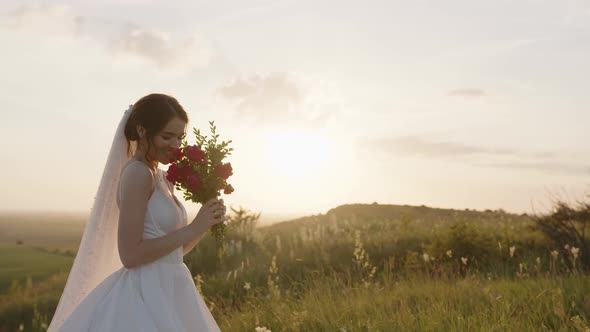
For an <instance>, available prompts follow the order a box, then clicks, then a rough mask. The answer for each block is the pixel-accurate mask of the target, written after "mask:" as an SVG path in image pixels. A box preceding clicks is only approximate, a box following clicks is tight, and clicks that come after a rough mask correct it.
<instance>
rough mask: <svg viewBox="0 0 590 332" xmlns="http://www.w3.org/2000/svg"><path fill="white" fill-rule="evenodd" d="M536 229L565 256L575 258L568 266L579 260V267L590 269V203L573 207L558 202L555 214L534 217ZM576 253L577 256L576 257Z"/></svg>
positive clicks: (555, 206)
mask: <svg viewBox="0 0 590 332" xmlns="http://www.w3.org/2000/svg"><path fill="white" fill-rule="evenodd" d="M533 220H534V221H535V227H536V228H537V229H539V230H540V231H541V232H542V233H543V234H544V235H545V236H546V237H547V238H548V239H550V240H551V241H552V242H553V243H554V244H555V245H556V246H557V247H558V248H560V250H561V251H562V252H564V254H565V256H566V257H568V256H572V255H573V256H574V259H573V260H570V261H569V262H568V264H569V265H570V267H571V266H573V265H574V261H575V259H579V262H580V264H579V266H580V267H581V268H583V269H586V270H587V269H589V268H590V239H589V235H588V234H587V233H588V231H587V228H589V227H590V203H578V206H577V207H571V206H570V205H568V204H567V203H565V202H563V201H557V202H556V203H555V205H554V210H553V212H551V213H549V214H546V215H537V216H534V217H533ZM574 253H575V255H574Z"/></svg>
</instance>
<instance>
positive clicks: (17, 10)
mask: <svg viewBox="0 0 590 332" xmlns="http://www.w3.org/2000/svg"><path fill="white" fill-rule="evenodd" d="M0 44H1V45H2V52H1V53H0V60H1V61H0V73H2V74H1V75H0V84H1V85H0V86H1V87H2V93H1V94H0V105H1V106H2V107H1V112H2V119H3V121H1V122H0V133H1V135H2V137H1V140H0V142H1V144H2V152H3V153H2V154H0V158H1V159H0V161H1V164H2V172H1V174H2V175H0V180H1V181H2V186H1V187H0V211H22V212H39V211H53V212H60V211H64V212H80V213H88V212H89V211H90V209H91V207H92V203H93V197H94V195H95V194H96V190H97V187H98V183H99V180H100V176H101V174H102V170H103V167H104V164H105V161H106V157H107V153H108V149H109V148H110V145H111V142H112V138H113V134H114V131H115V128H116V125H117V123H118V122H119V120H120V118H121V116H122V114H123V111H124V110H125V109H126V108H127V106H128V105H129V104H132V103H134V102H135V101H136V100H138V99H139V98H140V97H142V96H144V95H146V94H149V93H153V92H159V93H166V94H170V95H172V96H174V97H176V98H177V99H178V100H179V101H180V103H181V104H182V105H183V106H184V108H185V109H186V110H187V112H188V115H189V120H190V122H189V124H188V128H189V132H188V141H189V143H194V136H192V128H197V129H201V131H202V132H208V129H209V124H208V123H209V121H215V124H216V125H217V131H218V133H219V134H220V136H221V137H220V138H221V139H225V140H229V139H231V140H232V143H231V144H232V145H231V146H232V147H233V148H234V152H233V154H232V155H231V156H229V157H228V159H227V161H229V162H231V163H232V166H233V169H234V175H233V176H232V177H231V178H230V183H232V185H233V186H234V188H235V192H234V193H233V194H231V195H228V196H225V197H224V201H225V203H226V205H228V206H231V207H236V208H237V207H244V208H247V209H249V210H252V211H259V212H261V213H262V215H266V216H270V215H284V216H286V215H309V214H318V213H325V212H327V210H329V209H331V208H334V207H337V206H339V205H342V204H352V203H373V202H377V203H380V204H407V205H426V206H431V207H441V208H455V209H466V208H470V209H478V210H483V209H500V208H501V209H504V210H506V211H509V212H515V213H523V212H526V213H531V212H535V211H543V210H546V209H549V208H550V207H551V202H552V201H553V200H555V199H556V198H559V199H563V200H566V201H570V202H575V201H576V200H581V199H582V200H587V199H588V198H589V197H590V196H589V194H590V131H589V130H588V128H589V127H590V107H589V106H590V95H589V94H588V93H587V87H588V86H589V83H590V62H588V59H590V3H588V2H586V1H567V0H565V1H527V0H523V1H517V2H515V1H504V0H494V1H487V0H486V1H483V0H481V1H469V0H462V1H425V0H413V1H396V0H392V1H366V2H359V1H305V0H301V1H269V0H265V1H262V0H260V1H227V0H221V1H215V2H213V1H194V0H190V1H189V0H179V1H173V2H172V1H168V2H164V1H148V0H124V1H115V0H106V1H88V0H77V1H22V0H18V1H16V0H4V1H2V2H1V3H0ZM159 167H160V168H162V169H164V170H166V169H167V165H162V164H161V165H160V166H159ZM176 195H177V197H182V195H181V194H180V193H179V192H176ZM185 207H186V208H187V210H188V211H189V213H193V214H194V213H196V211H197V210H198V206H197V205H196V204H193V203H189V202H185Z"/></svg>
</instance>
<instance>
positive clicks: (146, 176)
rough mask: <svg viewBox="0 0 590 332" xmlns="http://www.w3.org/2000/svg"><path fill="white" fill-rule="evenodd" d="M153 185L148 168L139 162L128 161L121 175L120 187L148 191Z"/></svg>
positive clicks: (152, 178)
mask: <svg viewBox="0 0 590 332" xmlns="http://www.w3.org/2000/svg"><path fill="white" fill-rule="evenodd" d="M153 185H154V176H153V173H152V171H151V170H150V169H149V167H148V166H147V165H145V164H144V163H142V162H141V161H139V160H130V161H129V163H128V164H127V165H126V167H125V169H124V170H123V173H122V174H121V186H125V187H131V188H135V189H141V188H148V189H149V188H153ZM152 190H153V189H152Z"/></svg>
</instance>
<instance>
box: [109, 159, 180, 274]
mask: <svg viewBox="0 0 590 332" xmlns="http://www.w3.org/2000/svg"><path fill="white" fill-rule="evenodd" d="M131 162H139V163H141V162H140V161H131ZM146 167H147V166H146ZM152 175H153V180H154V190H153V192H152V194H151V195H150V198H149V199H148V203H147V210H146V212H145V217H144V227H143V238H144V239H153V238H157V237H161V236H164V235H166V234H168V233H171V232H173V231H175V230H177V229H179V228H182V227H184V226H186V225H187V213H186V209H185V208H184V205H182V203H181V202H180V201H179V200H178V199H177V198H176V196H175V195H174V192H173V191H174V186H173V185H172V184H171V183H170V182H169V181H168V179H166V171H164V170H161V169H159V168H158V169H157V171H156V173H155V174H154V173H152ZM120 190H121V188H120V186H119V191H120ZM117 201H118V202H119V199H117ZM158 261H170V262H175V263H179V262H182V247H179V248H178V249H176V250H175V251H173V252H171V253H170V254H169V255H166V256H164V257H162V258H161V259H159V260H158Z"/></svg>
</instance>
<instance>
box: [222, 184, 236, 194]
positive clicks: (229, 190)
mask: <svg viewBox="0 0 590 332" xmlns="http://www.w3.org/2000/svg"><path fill="white" fill-rule="evenodd" d="M233 192H234V187H232V185H231V184H228V185H227V186H225V189H223V193H224V194H226V195H229V194H231V193H233Z"/></svg>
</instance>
